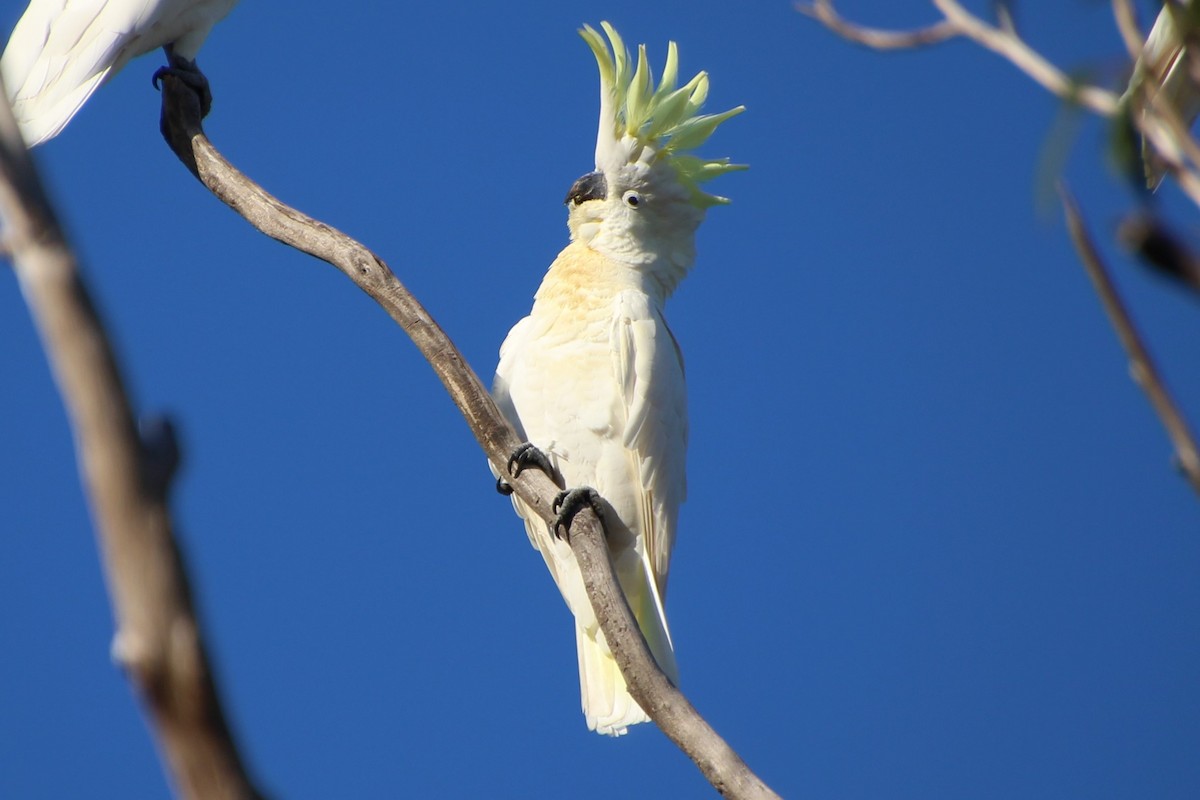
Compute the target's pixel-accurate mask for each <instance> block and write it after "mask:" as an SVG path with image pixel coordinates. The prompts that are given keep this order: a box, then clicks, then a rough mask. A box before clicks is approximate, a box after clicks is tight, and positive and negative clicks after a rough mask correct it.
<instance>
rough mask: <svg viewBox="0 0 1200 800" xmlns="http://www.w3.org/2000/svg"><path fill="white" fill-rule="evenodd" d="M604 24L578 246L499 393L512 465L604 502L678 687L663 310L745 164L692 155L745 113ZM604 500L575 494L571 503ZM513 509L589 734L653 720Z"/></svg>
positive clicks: (678, 469)
mask: <svg viewBox="0 0 1200 800" xmlns="http://www.w3.org/2000/svg"><path fill="white" fill-rule="evenodd" d="M602 27H603V28H604V31H605V33H606V34H607V35H608V40H609V41H610V42H611V43H612V49H611V51H610V49H609V45H608V43H607V42H605V40H604V38H603V37H602V36H601V35H600V34H599V33H598V32H597V31H595V30H594V29H593V28H591V27H587V26H585V27H584V28H583V29H582V30H581V31H580V33H581V35H582V36H583V38H584V41H586V42H587V44H588V47H590V48H591V50H592V53H593V54H594V55H595V57H596V63H597V64H598V65H599V67H600V128H599V133H598V135H597V138H596V170H595V171H594V172H590V173H588V174H587V175H584V176H583V177H582V178H580V179H579V180H577V181H576V182H575V184H574V185H573V186H572V187H571V190H570V192H569V193H568V194H567V199H566V204H567V208H568V217H567V227H568V228H569V229H570V234H571V242H570V244H568V245H567V247H566V248H565V249H564V250H563V251H562V252H561V253H559V255H558V257H557V258H556V259H555V260H554V263H553V264H551V265H550V269H549V271H547V273H546V276H545V278H544V279H543V281H542V285H541V288H539V289H538V291H537V294H536V296H535V298H534V304H533V310H532V311H531V312H530V313H529V316H527V317H525V318H524V319H522V320H521V321H520V322H518V323H517V324H516V326H515V327H513V329H512V331H510V332H509V334H508V338H507V339H505V341H504V344H503V346H502V347H501V349H500V364H499V367H498V368H497V370H496V379H495V384H494V388H493V395H494V396H495V398H496V402H497V404H498V405H499V407H500V409H501V410H502V412H503V413H504V414H505V415H506V416H507V417H508V419H509V421H510V422H512V424H513V425H514V427H516V429H517V431H518V433H519V434H521V435H522V436H523V437H524V438H525V439H526V440H527V441H528V442H529V443H531V444H532V445H533V446H534V448H536V449H529V450H524V451H518V453H517V454H516V455H515V456H514V461H513V463H512V464H511V465H510V471H511V470H512V469H514V468H515V469H516V470H518V471H519V470H520V469H521V467H523V466H527V465H529V464H531V463H538V462H539V461H541V462H542V463H540V464H539V466H542V467H543V468H544V469H547V470H548V471H549V472H550V473H552V474H554V473H557V475H556V477H561V481H562V484H563V485H564V486H565V487H591V488H592V489H594V490H595V491H596V492H598V493H599V495H600V496H601V497H602V498H603V501H604V502H602V503H600V504H599V508H598V512H599V513H600V517H601V520H602V522H603V524H604V529H605V533H606V535H607V540H608V546H609V548H610V551H611V553H612V557H613V561H614V563H615V565H616V571H617V577H618V579H619V581H620V584H621V588H622V589H623V590H624V592H625V596H626V598H627V599H628V600H629V605H630V607H631V608H632V609H633V613H634V615H635V616H636V617H637V620H638V625H639V626H640V627H641V630H642V633H643V634H644V635H645V637H646V641H647V642H648V643H649V645H650V649H651V651H652V652H653V653H654V657H655V659H656V660H657V662H658V664H659V666H660V667H662V669H663V671H664V672H665V673H666V674H667V675H668V676H669V677H670V678H671V679H672V680H677V678H678V668H677V667H676V663H675V654H674V648H673V646H672V643H671V634H670V633H669V631H668V629H667V619H666V616H665V614H664V611H663V601H664V599H665V595H666V591H667V570H668V568H669V566H670V560H671V548H672V546H673V545H674V543H675V524H676V519H677V517H678V513H679V504H680V503H682V502H683V499H684V494H685V491H686V488H685V476H684V454H685V450H686V448H687V428H688V424H687V397H686V391H685V386H684V379H683V358H682V356H681V354H680V351H679V345H678V343H677V342H676V341H675V338H674V336H672V334H671V331H670V329H668V328H667V323H666V319H665V318H664V317H663V305H664V303H665V302H666V300H667V298H668V297H669V296H670V295H671V293H672V291H674V289H675V287H676V286H677V285H678V284H679V282H680V281H681V280H682V279H683V277H684V276H685V275H686V274H687V273H688V270H689V268H690V267H691V266H692V262H693V260H694V258H695V233H696V229H697V227H698V226H699V225H700V222H701V221H702V220H703V219H704V215H705V211H706V210H707V209H708V208H710V207H711V206H714V205H718V204H721V203H725V202H727V201H726V200H725V198H722V197H716V196H713V195H710V194H706V193H705V192H704V191H702V190H701V189H700V184H701V183H702V182H703V181H706V180H708V179H710V178H715V177H717V176H718V175H721V174H723V173H726V172H729V171H730V170H735V169H740V168H741V167H740V166H739V165H735V164H730V163H729V161H728V159H722V160H707V159H703V158H699V157H696V156H694V155H690V154H689V153H688V151H689V150H692V149H693V148H695V147H697V146H699V145H701V144H703V143H704V141H705V140H706V139H708V137H709V135H710V134H712V132H713V131H714V130H715V129H716V127H717V126H718V125H719V124H720V123H721V122H723V121H725V120H726V119H729V118H730V117H732V116H734V115H735V114H738V113H739V112H741V111H742V108H741V107H740V106H739V107H738V108H734V109H731V110H729V111H726V112H724V113H722V114H712V115H701V114H700V113H699V111H700V107H701V105H702V104H703V103H704V99H705V97H706V96H707V94H708V76H707V75H706V74H705V73H703V72H701V73H700V74H698V75H696V76H695V77H694V78H692V79H691V80H690V81H688V82H687V83H686V84H684V85H683V86H678V85H677V78H678V55H677V51H676V47H675V43H674V42H671V43H670V45H669V47H668V50H667V60H666V66H665V67H664V68H663V74H662V77H661V80H660V81H659V82H658V83H657V85H656V84H655V81H654V78H653V76H652V74H651V69H650V66H649V64H648V63H647V60H646V48H645V46H644V45H643V46H641V47H639V49H638V56H637V60H636V61H635V60H634V59H633V58H631V56H630V54H629V53H628V52H627V51H626V49H625V45H624V44H623V43H622V41H621V38H620V36H618V34H617V32H616V31H615V30H614V29H613V28H612V26H611V25H609V24H608V23H602ZM593 497H594V495H590V494H588V493H586V492H582V491H577V492H575V493H572V494H571V496H569V497H567V498H566V502H567V504H568V505H574V504H575V503H577V502H578V501H580V500H583V501H584V502H587V500H588V499H591V498H593ZM514 505H515V506H516V509H517V513H519V514H520V515H521V516H522V517H524V519H525V529H526V531H527V533H528V534H529V539H530V541H531V542H532V543H533V546H534V547H536V548H537V549H538V550H539V551H540V552H541V554H542V557H543V558H544V559H545V561H546V566H548V567H549V568H550V574H551V575H552V576H553V577H554V580H555V582H556V583H557V584H558V588H559V590H560V591H561V592H562V595H563V598H564V599H565V600H566V602H567V605H568V606H569V607H570V609H571V612H572V613H573V614H574V616H575V641H576V646H577V649H578V655H579V682H580V688H581V692H582V697H583V713H584V715H585V716H586V718H587V724H588V727H589V728H591V729H593V730H596V731H598V732H600V733H604V734H610V735H620V734H622V733H624V732H625V731H626V728H627V727H628V726H629V725H632V724H634V723H638V722H645V721H646V720H647V719H648V717H647V716H646V713H645V712H644V711H643V710H642V709H641V708H640V707H639V706H638V704H637V703H636V702H635V701H634V699H633V698H632V697H631V696H630V695H629V691H628V689H627V688H626V685H625V681H624V679H623V678H622V677H621V673H620V671H619V670H618V668H617V664H616V662H615V661H614V660H613V657H612V654H611V651H610V650H609V648H608V645H607V643H606V642H605V639H604V634H603V632H601V630H600V628H599V624H598V623H597V621H596V616H595V614H594V613H593V611H592V606H591V603H590V602H589V601H588V597H587V594H586V592H585V591H584V586H583V580H582V578H581V576H580V572H579V567H578V566H577V564H576V563H575V558H574V556H573V555H572V553H571V548H570V545H569V544H567V542H565V541H563V540H562V539H561V538H559V537H558V536H557V535H556V533H555V532H554V531H552V530H551V529H550V528H549V527H548V526H547V525H546V524H545V523H544V522H543V521H542V520H541V519H540V518H539V517H537V516H536V515H535V514H534V513H533V512H532V511H531V510H530V509H529V508H528V507H527V506H525V504H523V503H522V502H521V501H520V500H518V499H515V498H514Z"/></svg>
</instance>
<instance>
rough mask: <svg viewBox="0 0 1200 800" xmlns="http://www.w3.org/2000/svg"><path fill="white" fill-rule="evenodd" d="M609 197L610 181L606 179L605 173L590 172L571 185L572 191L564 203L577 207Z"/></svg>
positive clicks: (568, 193)
mask: <svg viewBox="0 0 1200 800" xmlns="http://www.w3.org/2000/svg"><path fill="white" fill-rule="evenodd" d="M605 197H608V181H606V180H605V179H604V173H603V172H599V171H597V172H589V173H588V174H587V175H584V176H583V177H582V178H580V179H579V180H577V181H575V183H573V184H571V191H569V192H567V199H566V200H564V201H563V202H564V203H565V204H567V205H569V206H577V205H579V204H580V203H582V202H584V201H585V200H603V199H604V198H605Z"/></svg>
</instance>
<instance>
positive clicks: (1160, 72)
mask: <svg viewBox="0 0 1200 800" xmlns="http://www.w3.org/2000/svg"><path fill="white" fill-rule="evenodd" d="M1181 25H1182V26H1183V29H1185V30H1191V36H1192V37H1196V36H1200V7H1198V6H1197V5H1196V3H1195V2H1193V0H1184V2H1181V3H1179V4H1178V5H1177V6H1175V7H1169V6H1164V7H1163V9H1162V11H1160V12H1159V14H1158V18H1157V19H1155V21H1154V27H1152V28H1151V29H1150V35H1149V36H1147V37H1146V44H1145V46H1144V47H1143V48H1142V52H1141V55H1139V56H1138V60H1137V63H1136V64H1135V65H1134V69H1133V77H1132V78H1131V80H1130V91H1132V90H1133V89H1134V88H1135V87H1138V86H1139V85H1141V83H1142V82H1143V81H1146V82H1149V83H1150V88H1151V90H1152V91H1154V92H1156V93H1157V97H1158V100H1159V102H1166V103H1168V104H1170V106H1171V108H1173V109H1174V110H1175V113H1176V114H1177V115H1178V116H1179V119H1180V121H1181V122H1182V123H1183V124H1184V125H1185V126H1187V127H1190V126H1191V124H1192V123H1193V122H1194V121H1195V119H1196V116H1197V115H1200V86H1198V85H1197V81H1196V80H1195V79H1194V78H1193V77H1192V75H1191V74H1190V69H1191V62H1192V61H1193V60H1194V56H1193V57H1192V58H1189V56H1188V52H1189V46H1191V47H1194V46H1195V42H1194V41H1190V38H1189V37H1187V36H1181V35H1180V29H1181ZM1144 102H1145V104H1146V106H1147V107H1148V108H1153V107H1154V103H1153V102H1151V100H1150V99H1149V97H1147V98H1146V100H1145V101H1144ZM1142 155H1143V159H1144V161H1145V168H1146V181H1147V183H1148V184H1149V185H1150V187H1151V188H1154V187H1156V186H1158V184H1159V182H1160V181H1162V176H1163V167H1162V163H1161V161H1159V160H1158V159H1157V158H1156V157H1155V156H1154V154H1153V152H1152V151H1151V150H1150V148H1149V147H1148V146H1146V145H1145V144H1143V147H1142Z"/></svg>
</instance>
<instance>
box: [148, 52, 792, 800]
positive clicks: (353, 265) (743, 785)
mask: <svg viewBox="0 0 1200 800" xmlns="http://www.w3.org/2000/svg"><path fill="white" fill-rule="evenodd" d="M199 111H200V109H199V103H198V101H197V100H196V97H195V95H194V94H192V92H191V91H190V90H189V89H187V88H186V87H185V86H184V85H183V84H182V83H181V82H180V81H179V80H178V79H176V78H174V77H172V76H167V77H165V78H164V80H163V114H162V121H161V127H162V130H163V135H164V137H165V138H166V140H167V143H168V144H169V145H170V146H171V149H172V150H174V151H175V153H176V155H177V156H178V157H179V159H180V160H181V161H182V162H183V163H184V164H185V165H186V166H187V167H188V169H190V170H191V171H192V173H193V174H194V175H195V176H196V177H197V178H199V179H200V181H201V182H202V183H203V184H204V185H205V186H206V187H207V188H208V189H209V190H210V191H212V193H213V194H215V195H216V196H217V197H218V198H219V199H220V200H221V201H222V202H224V203H226V204H227V205H229V206H230V207H231V208H233V209H234V210H235V211H237V212H238V213H239V214H241V215H242V216H243V217H244V218H245V219H246V221H247V222H249V223H250V224H251V225H253V226H254V227H255V228H257V229H258V230H259V231H261V232H262V233H264V234H266V235H267V236H270V237H271V238H273V239H276V240H278V241H280V242H283V243H284V244H287V245H289V246H291V247H294V248H296V249H297V250H300V251H302V252H305V253H308V254H309V255H312V256H315V257H317V258H319V259H321V260H323V261H326V262H328V263H329V264H331V265H333V266H334V267H336V268H337V269H339V270H340V271H341V272H342V273H344V274H345V275H346V276H347V277H348V278H350V280H352V281H354V283H355V285H357V286H358V287H359V288H360V289H362V290H363V291H364V292H366V293H367V295H369V296H370V297H371V298H372V299H373V300H375V302H377V303H378V304H379V305H380V306H382V307H383V309H384V311H386V312H387V313H388V315H389V316H390V317H391V318H392V319H393V320H394V321H395V322H396V323H397V324H398V325H400V327H401V328H403V329H404V332H405V333H407V334H408V335H409V337H410V338H411V339H412V340H413V343H414V344H416V346H417V348H418V349H419V350H420V351H421V354H422V355H423V356H425V359H426V360H427V361H428V362H429V364H430V366H431V367H433V370H434V372H435V373H436V374H437V376H438V378H440V379H441V381H442V383H443V385H444V386H445V387H446V391H447V392H449V394H450V397H451V399H452V400H453V401H454V403H455V405H456V406H458V409H459V411H461V412H462V415H463V417H464V418H466V421H467V424H468V425H469V426H470V428H471V432H472V433H473V434H474V435H475V438H476V439H477V440H478V441H479V444H480V446H481V447H482V448H483V450H484V452H485V453H486V454H487V457H488V458H489V459H490V460H491V462H492V464H493V465H494V466H495V467H496V469H497V471H498V472H499V474H501V475H508V474H509V473H508V469H507V464H508V458H509V456H510V455H511V454H512V452H513V451H514V450H515V449H516V448H517V447H518V446H519V445H521V444H522V442H521V440H520V439H519V438H518V437H517V434H516V432H515V431H513V428H512V426H511V425H509V424H508V421H507V420H505V419H504V417H503V416H502V415H501V414H500V412H499V410H498V409H497V408H496V404H495V403H494V402H493V401H492V397H491V395H490V394H489V393H488V391H487V390H486V389H485V388H484V387H483V384H482V383H480V381H479V378H478V377H477V376H476V375H475V373H474V371H473V370H472V369H471V367H470V366H469V365H468V364H467V363H466V360H465V359H464V358H463V357H462V354H461V353H460V352H459V351H458V348H456V347H455V346H454V343H453V342H451V341H450V339H449V338H448V337H447V336H446V334H445V332H444V331H443V330H442V329H441V327H439V326H438V324H437V323H436V322H435V321H434V320H433V318H432V317H431V316H430V315H429V313H428V312H427V311H426V310H425V309H424V308H423V307H422V306H421V304H420V303H419V302H417V300H416V298H414V297H413V296H412V295H411V294H410V293H409V292H408V290H407V289H406V288H405V287H404V285H403V284H402V283H401V282H400V280H399V279H398V278H397V277H396V276H395V274H393V273H392V271H391V270H390V269H389V268H388V266H387V265H386V264H385V263H384V262H383V260H382V259H380V258H379V257H378V256H376V255H375V254H374V253H372V252H371V251H370V250H368V249H367V248H366V247H364V246H363V245H362V244H360V243H359V242H357V241H355V240H354V239H351V238H350V237H349V236H346V235H345V234H343V233H342V232H340V231H338V230H336V229H334V228H332V227H330V226H328V225H326V224H324V223H322V222H319V221H317V220H314V219H312V218H311V217H309V216H307V215H305V214H302V213H301V212H299V211H297V210H295V209H294V208H291V207H290V206H287V205H285V204H284V203H282V202H280V201H279V200H277V199H276V198H274V197H272V196H271V195H270V194H268V193H267V192H266V191H264V190H263V189H262V188H261V187H260V186H258V185H257V184H256V183H254V182H253V181H251V180H250V179H249V178H247V177H246V176H245V175H243V174H242V173H241V172H239V171H238V170H237V169H236V168H235V167H234V166H233V165H231V164H230V163H229V162H228V161H226V160H225V159H224V157H222V156H221V154H220V153H219V152H217V150H216V148H215V147H213V145H212V143H211V142H210V141H209V140H208V138H207V137H206V136H205V134H204V131H203V128H202V127H201V121H200V113H199ZM506 480H507V481H508V482H509V483H510V484H511V485H512V487H513V489H514V491H515V492H516V493H517V494H518V495H519V496H520V498H521V499H522V500H524V501H525V502H526V503H527V504H529V506H530V508H533V509H536V510H537V512H538V513H539V514H540V515H541V517H542V519H543V520H545V521H546V522H547V524H550V523H552V522H553V520H554V517H555V515H554V513H553V511H552V510H551V504H552V503H553V500H554V498H555V497H556V495H557V494H558V492H559V488H558V487H557V486H556V485H555V484H554V483H553V482H552V481H551V480H550V478H548V477H546V476H545V475H544V474H542V473H541V472H540V471H538V470H524V471H522V472H521V474H520V476H518V477H515V478H513V477H511V476H510V477H507V478H506ZM570 541H571V548H572V550H573V551H574V553H575V555H576V557H577V558H578V560H579V565H580V571H581V572H582V573H583V576H584V581H585V585H586V586H587V588H588V596H589V598H590V599H591V602H592V607H593V608H594V609H595V612H596V617H597V619H598V620H599V622H600V627H601V629H602V630H603V631H604V636H605V639H606V640H607V641H608V643H609V646H610V647H611V649H612V651H613V655H614V656H615V657H616V660H617V663H618V665H619V666H620V668H621V673H622V674H623V675H624V677H625V680H626V683H627V684H628V685H629V691H630V693H631V694H632V695H633V697H634V699H636V700H637V701H638V704H639V705H641V706H642V708H644V709H645V710H646V712H647V713H648V714H649V715H650V716H651V717H652V718H653V719H654V721H655V722H656V723H658V726H659V728H660V729H661V730H662V731H663V733H665V734H666V735H667V736H668V737H669V738H670V739H671V740H672V741H673V742H675V744H676V745H678V746H679V748H680V749H681V750H683V751H684V752H685V753H686V754H687V755H688V756H689V757H690V758H691V759H692V760H693V761H694V762H695V763H696V766H697V767H699V768H700V771H701V772H702V773H703V774H704V777H705V778H707V779H708V781H709V782H710V783H711V784H712V785H713V786H714V787H715V788H716V789H717V790H718V791H719V792H720V793H721V794H722V795H724V796H726V797H733V798H754V799H755V800H758V799H760V798H761V799H763V800H765V799H766V798H776V797H777V795H776V794H775V793H774V792H773V791H771V789H770V788H769V787H767V785H766V784H765V783H763V782H762V781H761V780H760V779H759V778H758V777H757V776H756V775H755V774H754V773H753V772H751V771H750V769H749V767H747V766H746V764H745V762H744V761H742V759H741V758H740V757H739V756H738V755H737V753H736V752H734V750H733V749H732V748H730V747H729V745H728V744H726V743H725V741H724V740H723V739H722V738H721V737H720V736H719V735H717V733H716V731H714V730H713V729H712V727H711V726H709V725H708V723H707V722H705V720H704V718H703V717H701V716H700V714H699V713H698V712H696V710H695V709H694V708H693V707H692V705H691V703H689V702H688V700H687V698H686V697H684V695H683V693H682V692H680V691H679V690H678V689H677V688H676V687H675V686H673V685H672V684H671V682H670V681H669V680H668V679H667V678H666V676H665V675H663V673H662V671H661V670H660V669H659V668H658V665H657V664H656V663H655V661H654V657H653V656H652V655H651V653H650V649H649V648H648V647H647V646H646V642H645V639H644V638H643V637H642V634H641V631H640V630H639V629H638V626H637V622H636V621H635V620H634V617H633V613H632V612H631V611H630V609H629V605H628V603H627V602H626V601H625V596H624V594H623V593H622V592H621V590H620V588H619V586H618V584H617V579H616V574H615V572H614V571H613V567H612V561H611V558H610V555H609V550H608V546H607V543H606V542H605V539H604V531H603V529H602V527H601V525H600V521H599V519H598V518H597V517H596V515H595V513H594V512H592V510H591V509H590V508H587V509H585V510H584V511H582V512H580V514H579V515H578V516H576V517H575V519H574V522H573V523H572V526H571V537H570Z"/></svg>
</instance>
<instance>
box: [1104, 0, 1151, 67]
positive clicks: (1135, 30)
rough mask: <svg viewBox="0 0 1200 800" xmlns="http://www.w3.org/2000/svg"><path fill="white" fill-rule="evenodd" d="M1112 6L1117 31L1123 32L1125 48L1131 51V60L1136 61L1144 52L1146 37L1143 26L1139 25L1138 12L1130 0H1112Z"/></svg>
mask: <svg viewBox="0 0 1200 800" xmlns="http://www.w3.org/2000/svg"><path fill="white" fill-rule="evenodd" d="M1112 8H1113V19H1114V20H1115V21H1116V24H1117V32H1118V33H1120V34H1121V41H1123V42H1124V43H1125V50H1126V51H1127V52H1128V53H1129V58H1130V60H1133V61H1136V60H1137V59H1138V57H1139V56H1141V54H1142V47H1143V46H1144V45H1145V43H1146V37H1145V35H1144V34H1143V33H1142V29H1141V26H1139V25H1138V21H1137V12H1136V11H1135V10H1134V8H1133V3H1131V2H1130V0H1112Z"/></svg>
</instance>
